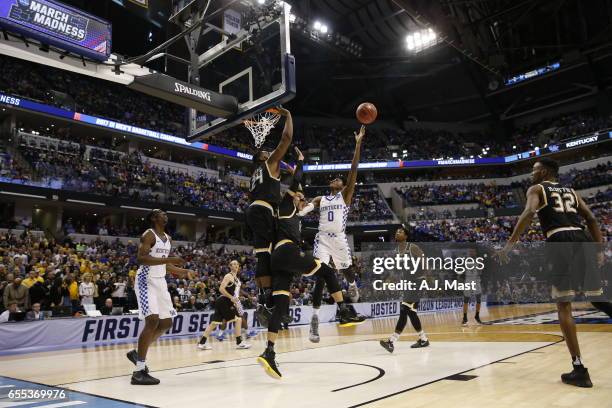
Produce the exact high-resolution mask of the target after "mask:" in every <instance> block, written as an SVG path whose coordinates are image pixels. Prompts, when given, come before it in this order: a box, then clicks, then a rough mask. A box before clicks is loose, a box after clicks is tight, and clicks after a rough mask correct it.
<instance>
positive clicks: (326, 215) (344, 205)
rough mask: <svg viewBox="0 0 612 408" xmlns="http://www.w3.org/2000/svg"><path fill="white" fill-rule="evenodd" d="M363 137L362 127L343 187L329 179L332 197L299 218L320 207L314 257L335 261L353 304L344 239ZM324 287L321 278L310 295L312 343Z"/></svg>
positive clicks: (315, 340)
mask: <svg viewBox="0 0 612 408" xmlns="http://www.w3.org/2000/svg"><path fill="white" fill-rule="evenodd" d="M364 135H365V126H361V129H359V133H355V142H356V145H355V153H354V154H353V162H352V164H351V171H350V173H349V175H348V178H347V183H346V186H345V185H344V182H343V181H342V179H341V178H336V179H334V180H332V181H331V183H330V185H329V187H330V188H331V194H330V195H329V196H326V197H320V196H319V197H316V198H315V199H314V200H312V202H311V203H310V204H308V205H307V206H306V207H305V208H304V210H303V211H301V212H300V215H305V214H307V213H308V212H310V211H312V210H313V209H314V208H317V207H318V208H319V232H318V233H317V235H316V237H315V242H314V250H313V255H314V257H315V258H317V259H320V260H321V262H323V263H324V264H326V265H329V261H330V258H332V259H333V260H334V265H335V267H336V269H338V270H341V271H342V272H343V273H344V275H345V277H346V279H347V281H348V282H349V290H348V293H349V296H350V299H351V301H352V302H357V300H358V299H359V292H358V290H357V282H355V274H354V273H349V269H348V268H349V267H350V266H351V265H352V263H353V258H352V255H351V249H350V247H349V244H348V241H347V240H346V234H345V230H346V221H347V218H348V213H349V209H350V205H351V202H352V201H353V193H354V192H355V183H356V181H357V170H358V166H359V156H360V154H361V141H362V140H363V136H364ZM324 284H325V282H324V280H323V279H322V278H317V281H316V283H315V287H314V293H313V296H312V305H313V315H312V320H311V321H310V336H309V339H310V341H312V342H313V343H318V342H319V340H320V337H319V309H320V308H321V301H322V299H323V285H324ZM328 289H329V288H328Z"/></svg>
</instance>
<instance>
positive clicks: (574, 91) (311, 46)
mask: <svg viewBox="0 0 612 408" xmlns="http://www.w3.org/2000/svg"><path fill="white" fill-rule="evenodd" d="M216 1H229V0H216ZM253 1H254V0H253ZM287 1H288V2H289V3H290V4H292V6H293V8H292V12H293V13H295V14H296V15H297V16H299V17H300V18H302V19H304V20H305V21H307V23H308V24H313V22H315V21H322V22H324V23H325V24H327V25H328V26H329V28H330V30H331V31H332V32H334V33H339V34H341V35H343V36H345V37H348V38H350V40H351V41H353V42H355V43H358V44H359V45H360V46H361V47H362V52H361V56H359V57H358V56H355V55H350V54H347V53H346V52H343V50H340V49H339V48H338V47H335V46H334V45H333V44H322V43H321V42H320V41H319V42H317V41H313V40H312V39H311V38H310V37H309V36H308V35H304V32H302V31H299V30H295V29H294V30H293V32H292V38H293V53H294V54H295V55H296V61H297V67H298V97H297V98H296V99H295V100H294V101H293V102H292V103H291V108H292V109H294V110H296V111H297V112H298V113H300V114H303V115H311V116H317V115H322V116H330V117H332V116H346V117H348V116H351V115H352V114H353V112H354V109H355V107H356V106H357V104H358V103H360V102H362V101H363V100H370V101H372V102H374V103H376V104H377V105H378V106H379V108H380V111H381V115H382V117H384V118H386V119H390V120H398V121H401V120H411V119H415V120H421V121H463V122H480V121H487V122H489V121H498V120H500V119H501V120H503V119H506V118H512V117H516V116H517V115H521V114H522V113H524V112H531V111H533V110H537V109H540V108H542V107H546V106H550V105H555V104H559V103H562V102H563V101H565V100H579V99H581V98H587V97H591V96H601V95H604V96H606V98H607V99H609V98H608V96H607V94H608V93H609V88H610V86H611V84H612V78H611V76H610V74H609V73H610V72H612V71H611V70H610V68H611V67H610V65H611V64H612V58H610V56H611V55H612V45H611V43H612V30H611V29H610V27H611V22H612V17H611V16H612V0H589V1H582V0H287ZM66 2H68V3H71V4H73V5H75V6H77V7H81V8H83V9H85V10H87V11H91V12H94V13H95V14H98V15H101V16H102V17H107V18H109V19H111V21H112V22H113V27H114V32H115V34H114V38H113V40H114V48H115V50H117V51H118V52H121V53H125V54H126V55H130V56H133V55H137V54H138V53H144V52H145V51H148V50H150V49H151V48H153V47H154V46H155V45H158V44H160V43H162V42H163V41H165V40H166V39H167V38H169V37H170V36H172V35H174V34H176V32H177V28H176V27H174V26H173V25H171V24H167V25H163V24H161V27H159V26H160V21H161V20H163V19H165V16H166V15H167V14H168V13H169V10H164V8H163V7H162V8H161V9H150V10H149V12H148V14H147V13H145V15H144V16H143V15H138V17H139V19H138V21H135V19H134V16H135V14H134V13H137V12H136V11H134V10H127V9H122V8H120V7H118V6H117V5H116V1H113V0H105V1H104V2H90V1H86V0H66ZM150 4H158V3H157V2H150ZM156 7H157V6H156ZM126 10H127V12H126ZM141 14H142V12H141ZM424 27H432V28H433V29H434V30H435V31H436V33H437V34H438V36H439V38H441V39H443V41H442V42H441V43H440V44H438V45H436V46H435V47H432V48H431V49H428V50H425V51H423V52H420V53H418V54H416V55H415V54H412V53H410V52H409V51H408V50H407V48H406V43H405V38H406V36H407V35H408V34H409V33H411V32H414V31H415V30H419V29H422V28H424ZM149 33H152V35H149ZM178 52H179V54H180V50H179V51H178ZM183 56H185V55H183ZM556 61H560V62H561V69H560V70H559V71H557V72H556V73H554V74H549V75H547V76H545V77H543V78H542V79H539V80H532V81H530V82H526V83H525V84H522V85H519V86H514V87H505V86H504V84H503V82H504V80H505V79H506V78H507V77H509V76H511V75H515V74H517V73H521V72H526V71H529V70H531V69H533V68H537V67H539V66H542V65H545V64H548V63H551V62H556ZM172 69H173V67H172V64H170V70H171V71H172ZM176 72H178V71H176ZM177 75H179V74H177Z"/></svg>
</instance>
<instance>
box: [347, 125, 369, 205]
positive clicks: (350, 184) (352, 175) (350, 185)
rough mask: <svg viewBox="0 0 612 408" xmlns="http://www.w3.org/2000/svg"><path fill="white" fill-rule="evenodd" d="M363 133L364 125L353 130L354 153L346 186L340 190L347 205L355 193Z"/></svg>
mask: <svg viewBox="0 0 612 408" xmlns="http://www.w3.org/2000/svg"><path fill="white" fill-rule="evenodd" d="M364 135H365V126H364V125H362V126H361V129H359V133H357V132H355V153H354V154H353V163H351V171H350V172H349V175H348V179H347V181H346V187H344V190H342V197H343V198H344V202H345V203H346V204H347V205H349V204H350V203H351V201H352V200H353V194H354V193H355V183H356V182H357V170H358V169H359V158H360V156H361V141H362V140H363V136H364Z"/></svg>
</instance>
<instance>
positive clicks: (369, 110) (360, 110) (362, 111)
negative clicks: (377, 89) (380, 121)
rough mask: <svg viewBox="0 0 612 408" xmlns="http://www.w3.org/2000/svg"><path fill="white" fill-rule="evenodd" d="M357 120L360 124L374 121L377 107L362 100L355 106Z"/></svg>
mask: <svg viewBox="0 0 612 408" xmlns="http://www.w3.org/2000/svg"><path fill="white" fill-rule="evenodd" d="M356 114H357V120H358V121H359V123H361V124H362V125H369V124H371V123H374V121H375V120H376V117H377V116H378V109H376V106H374V104H372V103H370V102H364V103H362V104H361V105H359V106H358V107H357V112H356Z"/></svg>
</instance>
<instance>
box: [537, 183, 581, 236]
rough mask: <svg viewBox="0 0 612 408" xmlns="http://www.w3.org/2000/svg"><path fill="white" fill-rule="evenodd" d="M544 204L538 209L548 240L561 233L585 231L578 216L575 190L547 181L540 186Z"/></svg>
mask: <svg viewBox="0 0 612 408" xmlns="http://www.w3.org/2000/svg"><path fill="white" fill-rule="evenodd" d="M539 186H540V187H541V188H542V195H543V196H544V204H543V205H542V206H541V207H540V208H539V209H538V218H539V219H540V225H541V226H542V231H543V232H544V235H545V236H546V237H547V238H548V237H550V236H551V235H552V234H554V233H556V232H559V231H573V230H582V229H584V227H583V225H582V217H581V216H580V215H579V214H578V197H577V196H576V192H575V191H574V189H573V188H571V187H567V186H562V185H561V184H559V183H553V182H550V181H545V182H542V183H541V184H539Z"/></svg>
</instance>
